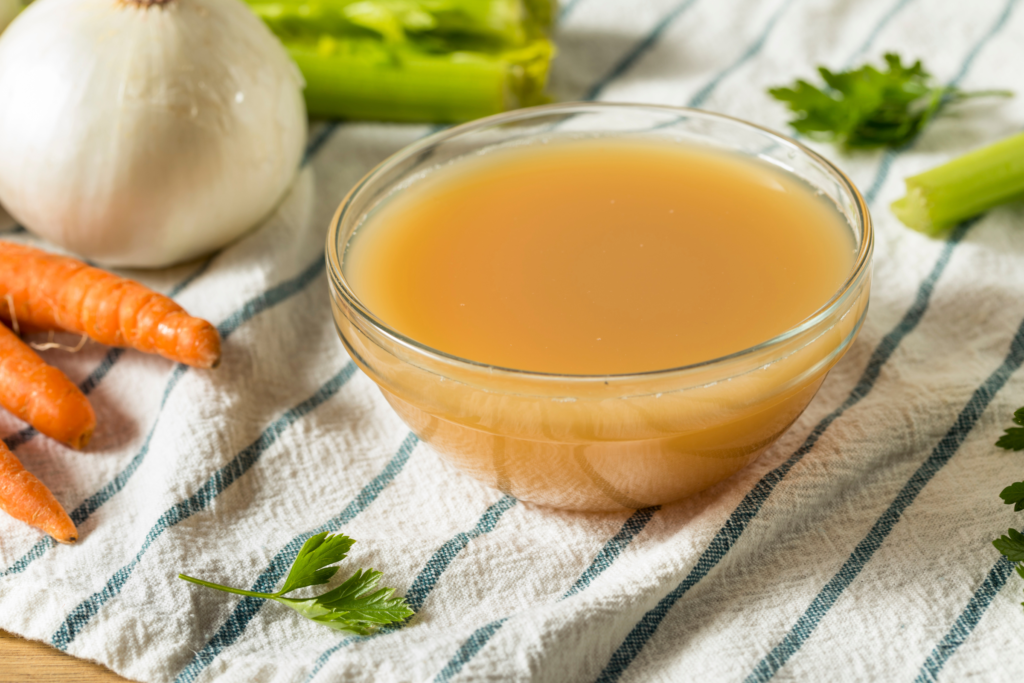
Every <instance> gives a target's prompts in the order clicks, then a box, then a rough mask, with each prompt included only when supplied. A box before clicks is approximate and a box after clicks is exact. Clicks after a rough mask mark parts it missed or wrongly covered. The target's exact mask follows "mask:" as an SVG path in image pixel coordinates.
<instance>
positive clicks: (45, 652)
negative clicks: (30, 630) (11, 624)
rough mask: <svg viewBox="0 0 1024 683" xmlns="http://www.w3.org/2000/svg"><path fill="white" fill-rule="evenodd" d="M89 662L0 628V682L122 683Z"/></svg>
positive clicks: (119, 679)
mask: <svg viewBox="0 0 1024 683" xmlns="http://www.w3.org/2000/svg"><path fill="white" fill-rule="evenodd" d="M127 681H128V679H127V678H122V677H121V676H118V675H117V674H116V673H114V672H113V671H111V670H110V669H108V668H106V667H105V666H101V665H99V664H94V663H93V662H87V661H85V660H82V659H75V658H74V657H72V656H71V655H67V654H64V653H63V652H61V651H60V650H58V649H56V648H53V647H50V646H49V645H47V644H46V643H40V642H37V641H32V640H25V639H24V638H20V637H19V636H15V635H11V634H10V633H7V632H6V631H0V683H36V682H38V683H126V682H127Z"/></svg>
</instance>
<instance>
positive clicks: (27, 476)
mask: <svg viewBox="0 0 1024 683" xmlns="http://www.w3.org/2000/svg"><path fill="white" fill-rule="evenodd" d="M0 510H3V511H4V512H6V513H7V514H9V515H10V516H11V517H14V518H15V519H17V520H20V521H22V522H26V523H28V524H31V525H32V526H34V527H36V528H37V529H42V530H43V531H45V532H46V533H48V534H50V535H51V536H53V538H54V540H56V541H59V542H60V543H74V542H75V541H77V540H78V530H77V529H75V523H74V522H72V521H71V518H70V517H68V513H67V512H65V511H64V508H63V507H61V504H60V503H58V502H57V499H56V498H54V497H53V494H52V493H50V489H48V488H46V484H44V483H43V482H41V481H39V479H37V478H36V477H35V475H33V474H32V473H31V472H29V471H28V470H26V469H25V468H24V467H22V465H21V462H20V461H19V460H18V459H17V458H16V457H15V456H14V453H11V449H9V448H8V447H7V446H5V445H4V443H3V442H2V441H0Z"/></svg>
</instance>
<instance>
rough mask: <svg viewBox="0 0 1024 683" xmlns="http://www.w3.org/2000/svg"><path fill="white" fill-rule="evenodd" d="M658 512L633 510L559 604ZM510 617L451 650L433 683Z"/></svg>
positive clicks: (452, 672)
mask: <svg viewBox="0 0 1024 683" xmlns="http://www.w3.org/2000/svg"><path fill="white" fill-rule="evenodd" d="M660 509H661V506H660V505H658V506H655V507H649V508H644V509H643V510H637V511H636V512H634V513H633V514H632V515H630V517H629V519H627V520H626V521H625V523H624V524H623V525H622V528H621V529H619V531H618V533H616V534H615V535H614V536H612V537H611V538H610V539H609V540H608V542H607V543H605V544H604V547H603V548H601V550H600V552H598V553H597V555H595V556H594V559H593V560H592V561H591V562H590V566H589V567H587V568H586V570H584V572H583V573H582V574H580V576H579V578H578V579H576V581H575V582H574V583H573V585H572V587H571V588H569V590H567V591H566V592H565V594H564V595H563V596H562V597H561V598H559V601H562V600H565V599H566V598H570V597H572V596H573V595H576V594H577V593H579V592H580V591H582V590H584V589H585V588H586V587H587V586H589V585H590V583H591V582H592V581H593V580H594V579H596V578H597V577H598V575H600V574H601V573H602V572H604V571H605V570H606V569H608V568H609V567H611V566H612V563H614V562H615V560H616V559H617V558H618V556H619V555H620V554H621V553H622V551H623V550H625V549H626V546H628V545H629V544H630V543H631V542H632V541H633V539H634V538H636V536H637V534H639V533H640V532H641V531H643V530H644V528H645V527H646V526H647V523H648V522H650V521H651V518H652V517H654V513H655V512H657V511H658V510H660ZM512 616H513V615H509V616H507V617H502V618H501V619H497V620H495V621H492V622H490V623H489V624H484V625H483V626H481V627H480V628H478V629H477V630H475V631H473V633H472V634H471V635H470V636H469V638H467V639H466V642H464V643H463V644H462V645H460V646H459V649H458V650H456V651H455V654H454V655H452V658H451V659H449V660H448V662H447V663H446V664H445V665H444V668H442V669H441V671H440V673H438V674H437V676H436V677H435V678H434V683H448V681H450V680H451V679H452V678H453V677H455V676H456V675H457V674H458V673H459V671H461V670H462V667H464V666H465V665H466V664H468V663H469V661H470V660H471V659H473V657H475V656H476V654H477V653H478V652H480V650H482V649H483V647H484V645H486V644H487V643H488V641H490V639H491V637H492V636H494V634H495V633H497V632H498V629H500V628H501V627H502V626H503V625H504V624H505V622H506V621H508V620H509V619H511V618H512Z"/></svg>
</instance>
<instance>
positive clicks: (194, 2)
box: [0, 0, 306, 267]
mask: <svg viewBox="0 0 1024 683" xmlns="http://www.w3.org/2000/svg"><path fill="white" fill-rule="evenodd" d="M0 1H2V0H0ZM301 90H302V77H301V75H300V74H299V72H298V69H297V68H296V67H295V65H294V64H293V63H292V61H291V60H290V59H289V57H288V54H287V53H286V52H285V50H284V47H283V46H282V45H281V44H280V42H279V41H278V40H277V39H276V38H275V37H274V36H273V34H271V33H270V31H269V30H268V29H267V28H266V27H265V26H264V25H263V23H262V22H261V21H260V20H259V19H257V18H256V16H255V15H253V14H252V13H251V12H250V11H249V9H248V8H247V7H246V6H245V5H244V4H242V3H241V2H240V1H239V0H167V1H166V2H163V3H153V4H142V3H138V2H136V1H134V0H37V1H36V2H34V3H33V4H32V5H30V6H29V7H28V9H26V10H25V11H24V12H23V13H22V14H21V15H20V16H19V17H18V18H17V19H16V20H15V21H14V22H13V23H12V24H11V25H10V27H9V28H8V29H7V30H6V31H4V33H3V35H2V36H0V103H2V104H0V203H2V204H3V205H4V206H5V207H6V208H7V210H8V211H9V212H10V213H11V215H12V216H14V218H16V219H17V220H18V221H19V222H21V224H22V225H24V226H25V227H26V228H28V229H29V230H31V231H33V232H35V233H37V234H39V235H41V236H43V237H45V238H46V239H49V240H51V241H53V242H56V243H57V244H60V245H62V246H64V247H66V248H67V249H70V250H71V251H74V252H77V253H79V254H82V255H84V256H86V257H88V258H90V259H93V260H95V261H98V262H100V263H104V264H108V265H118V266H142V267H157V266H163V265H168V264H171V263H175V262H179V261H184V260H187V259H190V258H193V257H196V256H199V255H201V254H203V253H206V252H209V251H211V250H214V249H217V248H219V247H221V246H223V245H225V244H227V243H228V242H230V241H231V240H233V239H234V238H236V237H238V236H239V235H240V234H241V233H243V232H245V231H246V230H248V229H249V228H251V227H253V226H254V225H256V224H257V223H258V222H259V220H260V219H261V218H263V217H264V216H265V215H267V214H268V213H269V212H270V211H271V210H272V209H273V208H274V206H275V205H276V204H277V203H278V201H279V200H280V199H281V197H282V196H283V195H284V192H285V191H286V190H287V188H288V186H289V184H290V183H291V181H292V179H293V178H294V176H295V173H296V171H297V169H298V166H299V162H300V160H301V156H302V150H303V146H304V144H305V139H306V112H305V105H304V103H303V101H302V92H301Z"/></svg>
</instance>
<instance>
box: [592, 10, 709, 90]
mask: <svg viewBox="0 0 1024 683" xmlns="http://www.w3.org/2000/svg"><path fill="white" fill-rule="evenodd" d="M695 4H697V0H684V1H683V2H681V3H679V4H678V5H676V6H675V7H674V8H673V9H672V10H671V11H670V12H669V13H668V14H666V15H665V18H664V19H662V20H661V21H659V22H658V23H657V24H656V25H655V26H654V28H653V29H651V32H650V33H648V34H647V35H646V36H645V37H644V39H643V40H641V41H640V42H639V43H637V45H636V47H634V48H633V49H632V50H630V51H629V52H628V53H627V54H626V56H625V57H623V58H622V59H620V60H619V61H618V63H617V64H616V65H615V66H613V67H612V68H611V70H610V71H609V72H608V73H607V74H605V76H604V78H602V79H601V80H599V81H598V82H597V83H595V84H594V85H593V86H591V88H590V90H588V91H587V94H586V95H584V96H583V99H585V100H596V99H597V98H598V96H600V94H601V91H602V90H604V89H605V88H607V87H608V85H609V84H610V83H611V82H612V81H614V80H615V79H616V78H618V77H619V76H621V75H622V74H624V73H626V72H627V71H629V69H630V68H631V67H632V66H633V65H634V64H636V62H637V60H638V59H640V57H642V56H643V55H644V54H646V53H647V51H648V50H650V49H651V48H652V47H654V44H655V43H657V42H658V39H659V38H661V34H663V33H664V32H665V30H666V29H667V28H668V27H669V26H671V25H672V23H673V22H674V21H675V20H676V19H678V18H679V17H681V16H682V15H683V14H684V13H685V12H686V10H688V9H690V8H691V7H693V6H694V5H695Z"/></svg>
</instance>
